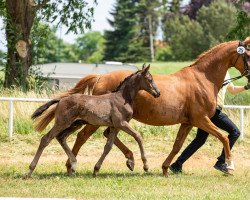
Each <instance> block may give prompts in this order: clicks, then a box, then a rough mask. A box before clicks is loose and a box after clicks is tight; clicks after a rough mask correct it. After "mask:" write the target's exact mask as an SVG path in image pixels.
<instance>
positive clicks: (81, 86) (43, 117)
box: [31, 74, 99, 132]
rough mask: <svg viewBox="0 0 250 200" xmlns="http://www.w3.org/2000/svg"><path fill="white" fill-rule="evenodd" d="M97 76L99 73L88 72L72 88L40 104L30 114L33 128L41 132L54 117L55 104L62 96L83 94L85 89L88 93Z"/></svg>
mask: <svg viewBox="0 0 250 200" xmlns="http://www.w3.org/2000/svg"><path fill="white" fill-rule="evenodd" d="M98 78H99V75H97V74H90V75H88V76H86V77H84V78H82V79H81V80H80V81H79V82H78V83H77V84H76V86H75V87H74V88H72V89H70V90H68V91H67V92H64V93H61V94H59V96H58V97H57V98H55V99H53V100H51V101H49V102H47V103H45V104H44V105H42V106H40V107H39V108H38V109H37V110H36V111H35V112H34V113H33V114H32V116H31V118H32V119H33V120H34V121H35V130H36V131H38V132H42V131H43V130H44V129H45V128H46V127H47V126H48V124H49V123H50V122H51V121H52V120H53V119H54V117H55V111H56V105H57V103H58V102H59V101H60V100H61V99H62V98H64V97H67V96H70V95H72V94H76V93H82V94H83V93H85V92H86V90H87V92H88V94H89V95H90V94H91V91H92V90H93V88H94V86H95V83H96V82H97V81H98ZM45 111H46V112H45Z"/></svg>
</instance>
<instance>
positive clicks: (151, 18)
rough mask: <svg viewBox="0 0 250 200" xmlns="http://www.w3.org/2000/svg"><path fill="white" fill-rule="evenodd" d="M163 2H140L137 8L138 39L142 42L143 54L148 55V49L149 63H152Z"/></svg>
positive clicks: (157, 0)
mask: <svg viewBox="0 0 250 200" xmlns="http://www.w3.org/2000/svg"><path fill="white" fill-rule="evenodd" d="M163 3H165V1H164V2H161V1H159V0H156V1H151V0H141V1H140V2H139V4H138V7H137V12H138V19H139V21H138V22H137V23H138V27H139V29H140V30H139V33H140V38H141V39H142V40H143V43H142V45H143V46H144V47H145V48H144V49H145V51H146V52H145V54H146V55H148V47H149V48H150V57H151V61H154V57H155V47H154V40H155V36H156V32H157V28H158V26H159V19H160V16H161V14H162V12H161V11H162V8H161V7H162V5H163Z"/></svg>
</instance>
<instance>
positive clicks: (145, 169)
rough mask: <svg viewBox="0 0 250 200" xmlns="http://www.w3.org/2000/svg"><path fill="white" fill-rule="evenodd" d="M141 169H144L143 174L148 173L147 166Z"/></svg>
mask: <svg viewBox="0 0 250 200" xmlns="http://www.w3.org/2000/svg"><path fill="white" fill-rule="evenodd" d="M143 169H144V172H146V173H147V172H148V166H147V165H145V166H143Z"/></svg>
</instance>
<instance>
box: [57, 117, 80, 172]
mask: <svg viewBox="0 0 250 200" xmlns="http://www.w3.org/2000/svg"><path fill="white" fill-rule="evenodd" d="M82 124H83V123H82V122H81V121H75V122H74V123H73V124H72V125H71V126H70V127H69V128H67V129H65V130H64V131H63V132H61V133H60V134H59V135H58V136H56V139H57V140H58V142H59V143H60V145H61V146H62V148H63V149H64V151H65V153H66V154H67V156H68V157H69V161H70V164H71V171H70V172H71V173H68V175H72V174H74V173H75V168H76V162H77V160H76V157H75V155H74V154H73V153H72V151H71V149H70V148H69V146H68V144H67V143H66V139H67V138H68V136H69V135H70V134H71V133H73V132H75V131H76V130H77V129H79V128H80V127H81V126H82Z"/></svg>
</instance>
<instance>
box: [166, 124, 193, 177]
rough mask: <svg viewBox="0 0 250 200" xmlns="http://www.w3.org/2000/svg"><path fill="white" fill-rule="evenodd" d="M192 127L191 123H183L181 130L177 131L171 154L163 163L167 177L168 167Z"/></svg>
mask: <svg viewBox="0 0 250 200" xmlns="http://www.w3.org/2000/svg"><path fill="white" fill-rule="evenodd" d="M192 127H193V126H192V125H190V124H181V126H180V128H179V131H178V133H177V136H176V139H175V142H174V146H173V148H172V150H171V152H170V154H169V155H168V157H167V158H166V160H165V161H164V162H163V164H162V172H163V176H165V177H167V176H168V167H169V165H170V163H171V162H172V160H173V159H174V157H175V155H176V154H177V153H178V152H179V151H180V149H181V147H182V145H183V143H184V141H185V139H186V138H187V135H188V133H189V132H190V130H191V129H192Z"/></svg>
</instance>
